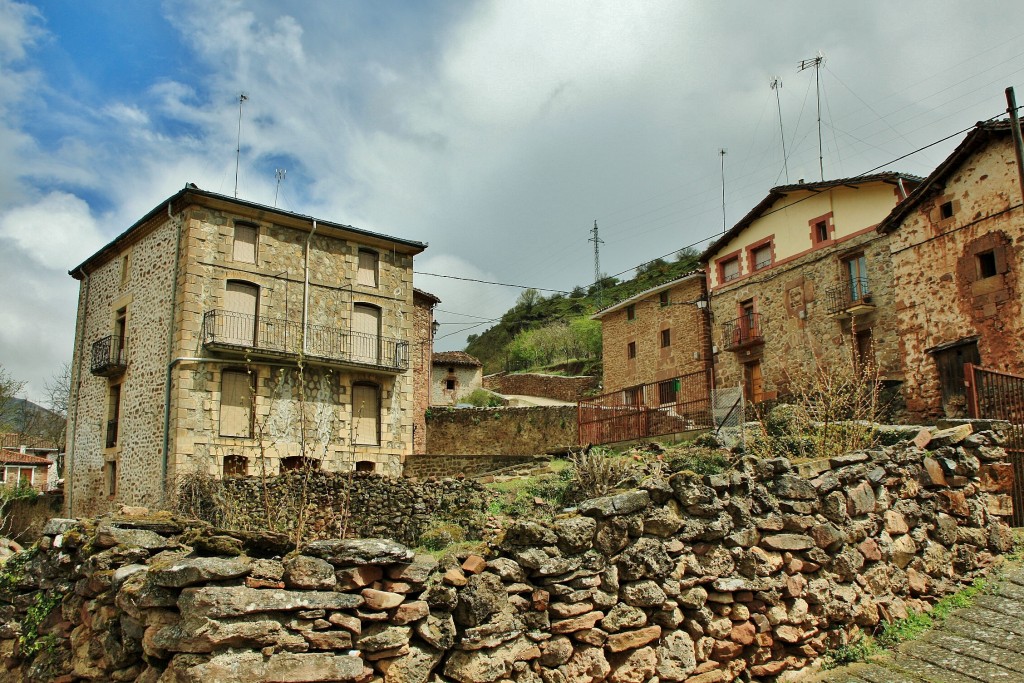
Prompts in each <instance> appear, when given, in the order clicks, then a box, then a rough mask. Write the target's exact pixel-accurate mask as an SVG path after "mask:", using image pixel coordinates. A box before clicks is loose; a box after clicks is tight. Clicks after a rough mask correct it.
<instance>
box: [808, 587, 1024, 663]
mask: <svg viewBox="0 0 1024 683" xmlns="http://www.w3.org/2000/svg"><path fill="white" fill-rule="evenodd" d="M818 680H821V681H829V682H830V683H979V682H980V683H992V682H994V681H998V682H1000V683H1017V682H1020V681H1024V568H1020V567H1018V568H1015V569H1012V570H1009V571H1007V572H1006V573H1005V574H1003V575H1002V576H1001V577H1000V579H999V582H998V583H997V584H996V586H995V589H994V590H993V592H992V593H991V594H985V595H980V596H977V597H976V598H975V600H974V605H973V606H971V607H969V608H967V609H963V610H960V611H958V612H955V613H954V614H953V615H952V616H950V617H949V618H948V619H947V620H946V621H945V622H944V623H943V624H942V626H940V627H939V628H936V629H933V630H931V631H928V632H927V633H925V634H924V635H923V636H921V637H920V638H918V639H917V640H914V641H911V642H907V643H903V644H902V645H900V646H899V648H897V650H896V651H895V652H894V653H892V654H891V655H887V656H886V657H885V658H883V659H879V660H877V661H872V662H870V663H862V664H852V665H850V666H846V667H843V668H841V669H835V670H833V671H829V672H827V673H824V674H822V675H821V678H820V679H818Z"/></svg>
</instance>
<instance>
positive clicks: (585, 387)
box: [484, 372, 601, 403]
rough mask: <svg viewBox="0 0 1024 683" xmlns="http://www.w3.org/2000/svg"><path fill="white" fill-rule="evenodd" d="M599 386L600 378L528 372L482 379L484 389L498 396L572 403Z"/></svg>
mask: <svg viewBox="0 0 1024 683" xmlns="http://www.w3.org/2000/svg"><path fill="white" fill-rule="evenodd" d="M600 384H601V378H600V377H590V376H586V377H563V376H561V375H541V374H536V373H529V372H524V373H517V374H514V375H510V374H508V373H504V372H499V373H496V374H493V375H487V376H485V377H484V388H485V389H490V390H491V391H496V392H498V393H499V394H512V395H521V396H541V397H543V398H553V399H555V400H558V401H572V402H573V403H575V402H576V401H578V400H580V397H581V396H582V395H583V394H584V393H586V392H588V391H592V390H594V389H596V388H597V387H598V386H599V385H600Z"/></svg>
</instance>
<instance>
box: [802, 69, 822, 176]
mask: <svg viewBox="0 0 1024 683" xmlns="http://www.w3.org/2000/svg"><path fill="white" fill-rule="evenodd" d="M824 62H825V55H824V53H823V52H822V51H821V50H818V54H816V55H815V56H814V57H812V58H811V59H802V60H800V65H799V68H797V70H796V71H797V73H800V72H801V71H803V70H804V69H810V68H811V67H812V66H813V67H814V89H815V91H816V92H817V100H818V170H819V171H820V172H821V179H822V180H825V162H824V154H823V153H822V151H821V80H820V79H819V77H818V76H819V74H820V72H821V65H822V64H823V63H824Z"/></svg>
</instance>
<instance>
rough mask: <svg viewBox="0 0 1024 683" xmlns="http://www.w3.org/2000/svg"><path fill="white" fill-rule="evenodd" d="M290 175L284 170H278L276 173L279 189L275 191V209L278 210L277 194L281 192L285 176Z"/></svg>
mask: <svg viewBox="0 0 1024 683" xmlns="http://www.w3.org/2000/svg"><path fill="white" fill-rule="evenodd" d="M286 173H288V171H286V170H285V169H283V168H279V169H276V170H275V171H274V177H275V178H277V188H276V189H275V190H274V208H275V209H276V208H277V193H278V192H280V191H281V181H282V180H284V176H285V174H286Z"/></svg>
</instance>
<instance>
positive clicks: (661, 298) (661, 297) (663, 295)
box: [658, 292, 669, 306]
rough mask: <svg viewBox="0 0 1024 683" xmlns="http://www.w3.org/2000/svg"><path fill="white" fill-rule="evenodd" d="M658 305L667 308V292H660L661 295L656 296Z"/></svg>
mask: <svg viewBox="0 0 1024 683" xmlns="http://www.w3.org/2000/svg"><path fill="white" fill-rule="evenodd" d="M658 303H660V304H661V305H662V306H668V304H669V300H668V292H662V293H661V294H659V295H658Z"/></svg>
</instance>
